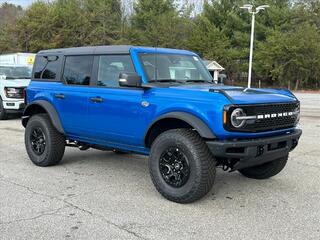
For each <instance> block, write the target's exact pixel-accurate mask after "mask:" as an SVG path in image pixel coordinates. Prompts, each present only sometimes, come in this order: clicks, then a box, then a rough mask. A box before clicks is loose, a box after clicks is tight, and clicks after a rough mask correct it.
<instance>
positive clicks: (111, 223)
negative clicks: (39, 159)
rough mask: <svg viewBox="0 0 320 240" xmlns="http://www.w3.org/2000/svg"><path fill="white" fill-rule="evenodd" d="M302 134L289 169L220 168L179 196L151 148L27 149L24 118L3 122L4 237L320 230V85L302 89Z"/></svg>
mask: <svg viewBox="0 0 320 240" xmlns="http://www.w3.org/2000/svg"><path fill="white" fill-rule="evenodd" d="M297 96H298V97H299V98H300V100H301V102H302V116H301V121H300V127H301V128H302V129H303V136H302V138H301V141H300V145H299V146H298V148H297V149H296V150H295V151H294V152H293V153H292V154H291V156H290V161H289V163H288V165H287V167H286V168H285V170H284V171H283V172H281V173H280V174H279V175H277V176H276V177H274V178H272V179H269V180H263V181H257V180H251V179H247V178H244V177H242V176H241V175H240V174H239V173H238V172H233V173H226V172H223V171H222V170H218V172H217V177H216V183H215V185H214V187H213V189H212V191H211V192H210V193H209V194H208V195H207V196H206V197H205V198H204V199H202V200H200V201H198V202H196V203H192V204H188V205H181V204H176V203H173V202H169V201H167V200H165V199H164V198H162V197H161V196H160V194H158V192H157V191H156V190H155V188H154V187H153V185H152V182H151V179H150V177H149V173H148V163H147V158H146V157H142V156H137V155H116V154H114V153H111V152H102V151H97V150H88V151H85V152H82V151H79V150H77V149H70V148H69V149H67V150H66V154H65V156H64V160H63V162H62V163H61V164H60V165H58V166H54V167H49V168H39V167H36V166H34V165H33V164H32V163H31V161H30V160H29V159H28V157H27V154H26V152H25V148H24V140H23V134H24V129H23V127H22V126H21V124H20V120H19V119H10V120H7V121H1V122H0V239H6V240H7V239H8V240H9V239H250V240H252V239H282V240H283V239H317V240H319V239H320V159H319V156H320V143H319V142H320V94H297Z"/></svg>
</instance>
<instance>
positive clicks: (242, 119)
mask: <svg viewBox="0 0 320 240" xmlns="http://www.w3.org/2000/svg"><path fill="white" fill-rule="evenodd" d="M230 121H231V124H232V126H233V127H235V128H241V127H243V125H244V124H245V123H246V114H245V112H244V111H243V109H242V108H236V109H235V110H233V111H232V113H231V116H230Z"/></svg>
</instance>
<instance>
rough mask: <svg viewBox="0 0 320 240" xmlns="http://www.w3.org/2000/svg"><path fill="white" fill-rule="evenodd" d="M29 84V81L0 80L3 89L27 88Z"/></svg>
mask: <svg viewBox="0 0 320 240" xmlns="http://www.w3.org/2000/svg"><path fill="white" fill-rule="evenodd" d="M29 83H30V79H12V80H11V79H8V80H0V85H2V86H3V87H27V86H28V85H29Z"/></svg>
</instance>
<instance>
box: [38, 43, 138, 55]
mask: <svg viewBox="0 0 320 240" xmlns="http://www.w3.org/2000/svg"><path fill="white" fill-rule="evenodd" d="M132 47H133V46H131V45H109V46H90V47H73V48H58V49H49V50H41V51H39V52H38V54H41V55H43V54H59V55H82V54H108V53H109V54H113V53H114V54H125V53H129V52H130V49H131V48H132Z"/></svg>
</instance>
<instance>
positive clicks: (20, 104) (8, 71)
mask: <svg viewBox="0 0 320 240" xmlns="http://www.w3.org/2000/svg"><path fill="white" fill-rule="evenodd" d="M34 56H35V55H34V54H28V53H15V54H6V55H1V56H0V120H4V119H6V118H7V116H8V114H10V113H19V112H22V111H23V110H24V108H25V104H24V90H25V88H26V87H27V86H28V85H29V82H30V78H31V72H32V66H33V62H34Z"/></svg>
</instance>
